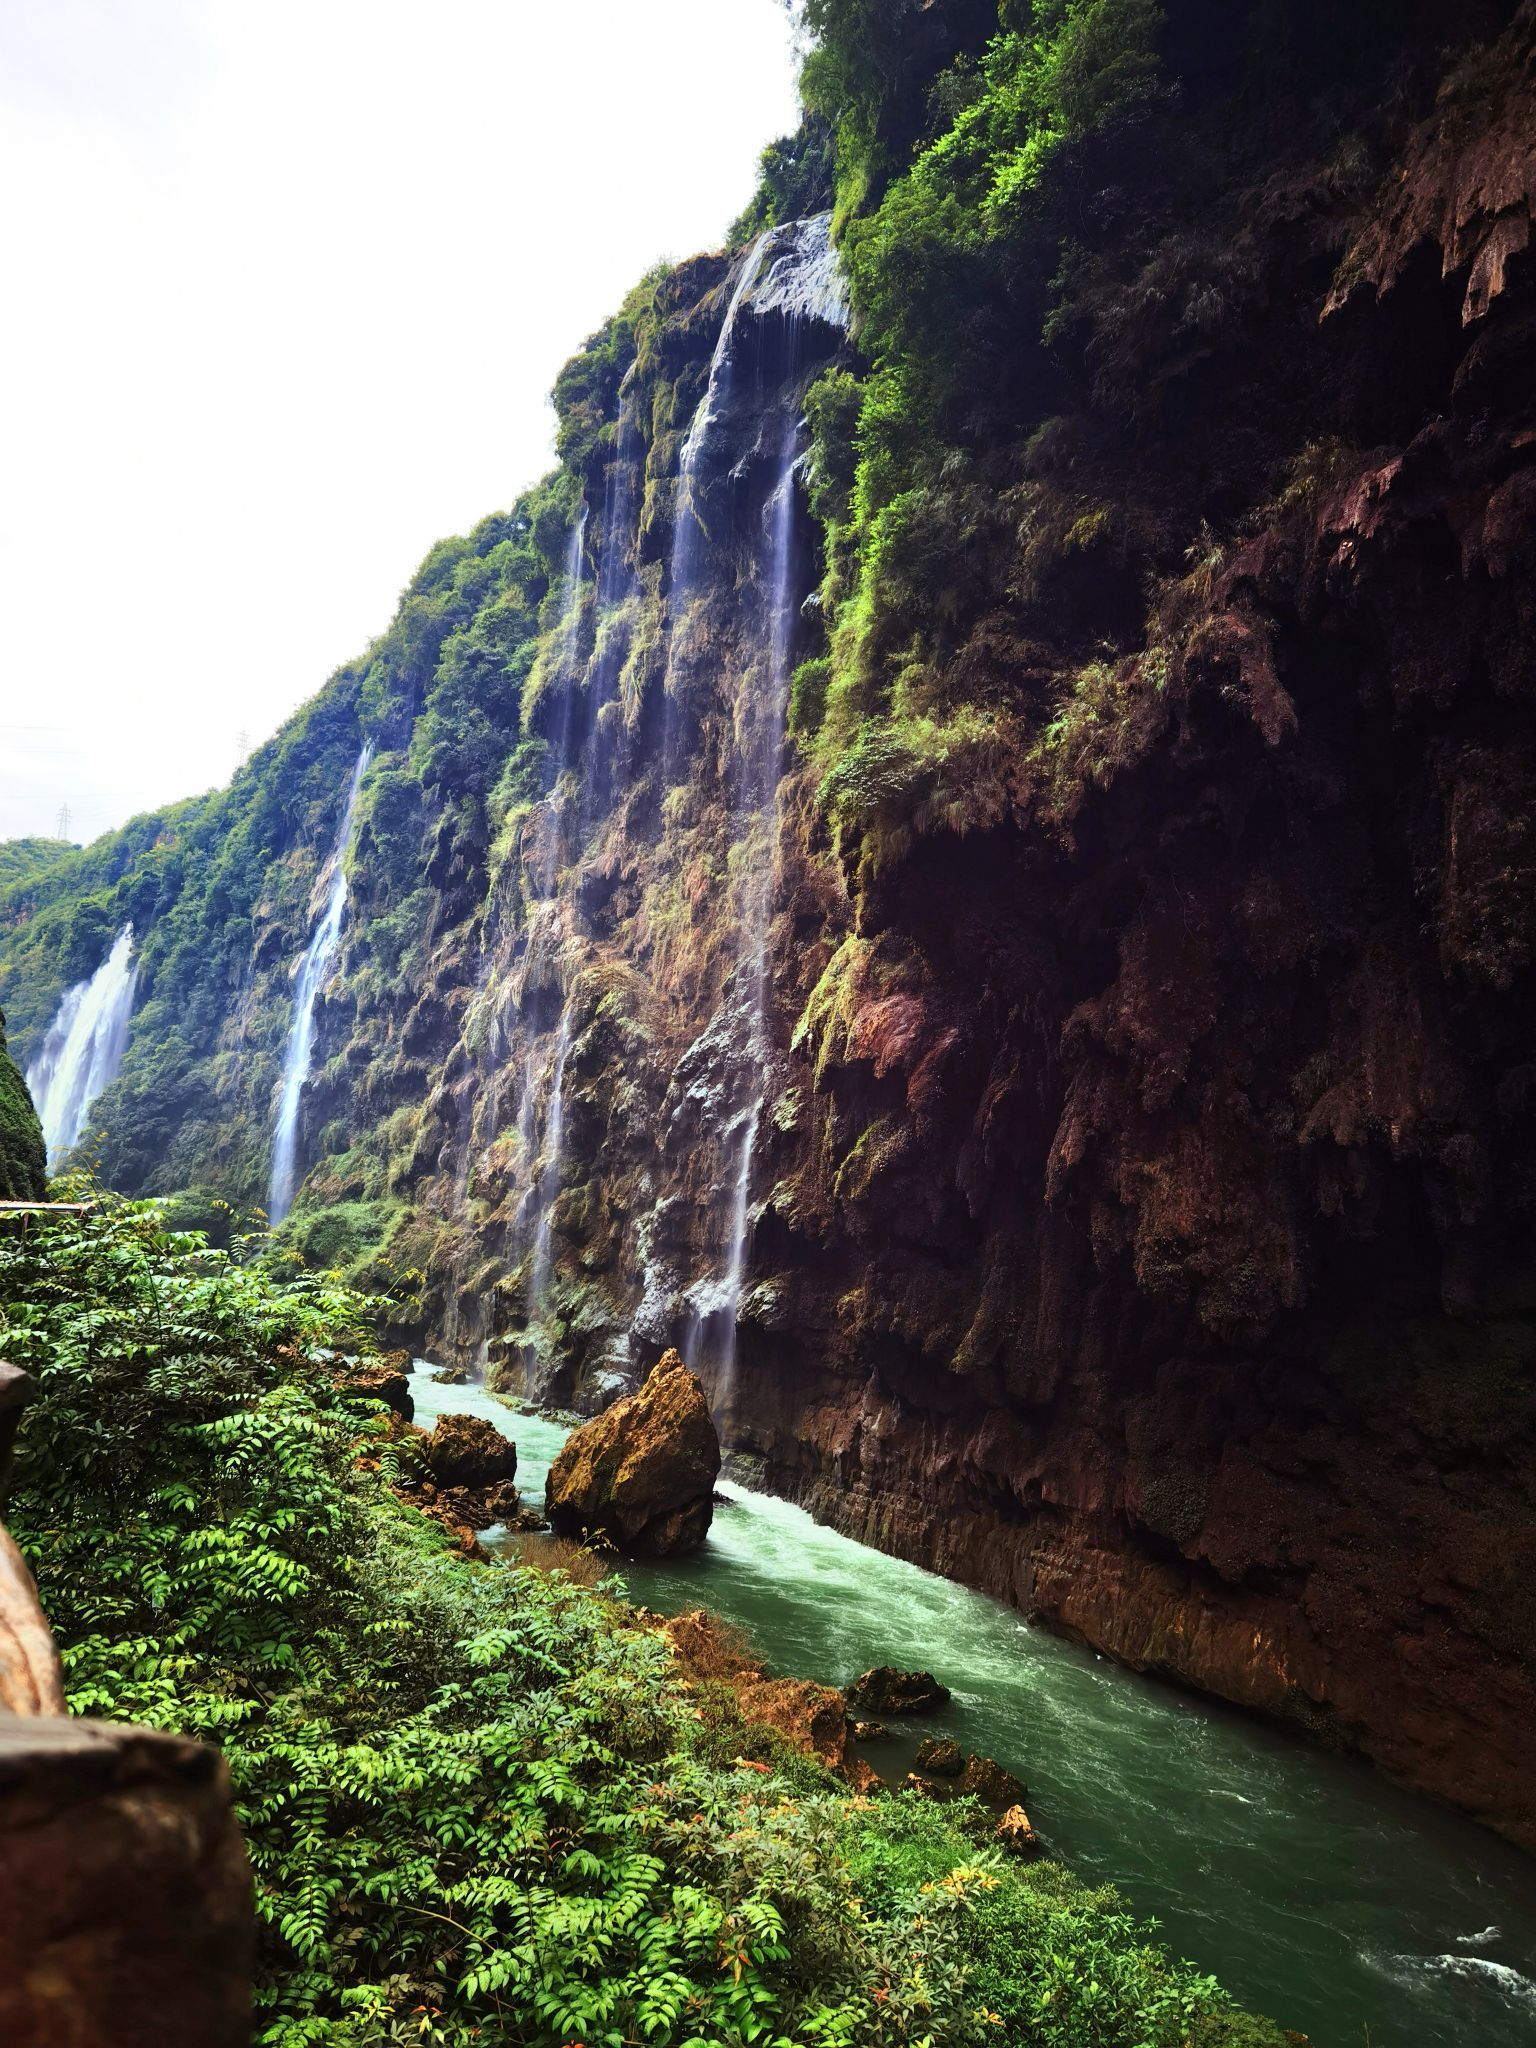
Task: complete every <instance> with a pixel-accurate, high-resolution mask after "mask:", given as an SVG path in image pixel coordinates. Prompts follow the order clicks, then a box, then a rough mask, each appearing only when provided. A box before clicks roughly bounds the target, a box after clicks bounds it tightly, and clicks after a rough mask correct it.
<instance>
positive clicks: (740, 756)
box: [715, 416, 803, 1409]
mask: <svg viewBox="0 0 1536 2048" xmlns="http://www.w3.org/2000/svg"><path fill="white" fill-rule="evenodd" d="M802 454H803V450H802V447H801V422H800V420H799V419H798V418H797V417H794V416H792V417H791V419H790V421H789V423H788V424H787V425H786V427H785V430H784V435H783V443H782V446H781V450H780V455H779V463H778V473H777V477H776V480H775V483H774V488H773V490H772V492H771V494H770V496H769V499H768V503H767V506H766V508H765V510H764V514H763V526H764V535H763V538H764V573H763V579H762V599H763V605H764V609H765V613H766V617H765V620H764V624H765V626H766V634H765V638H766V642H767V646H766V664H765V666H766V671H767V673H766V677H765V683H764V687H762V688H761V689H760V690H756V689H754V690H749V691H747V692H746V693H745V698H746V701H745V702H744V704H743V705H742V706H741V707H739V710H738V719H737V756H736V764H737V775H736V788H735V793H734V794H735V805H734V808H735V813H736V819H737V844H738V845H739V846H742V847H744V848H745V850H746V856H747V872H746V876H745V878H744V881H743V884H742V890H741V899H740V910H739V914H738V927H737V928H738V932H739V947H738V955H737V969H736V979H737V984H738V991H739V993H738V1003H739V1006H740V1015H741V1019H742V1033H741V1038H742V1049H743V1052H744V1055H745V1060H746V1066H747V1071H748V1072H749V1073H751V1074H752V1075H753V1076H754V1077H755V1079H756V1081H757V1083H758V1084H759V1085H758V1088H757V1092H756V1094H755V1096H754V1097H753V1099H752V1100H751V1101H750V1102H749V1103H748V1104H747V1106H746V1108H745V1109H744V1110H743V1111H742V1112H741V1114H740V1115H739V1116H738V1118H737V1120H736V1124H735V1128H734V1129H733V1131H731V1132H730V1134H729V1136H730V1137H731V1139H732V1140H733V1142H734V1145H735V1152H736V1158H735V1168H734V1172H733V1174H732V1176H731V1208H730V1215H729V1220H728V1223H727V1231H726V1244H725V1268H724V1272H723V1274H722V1278H721V1283H720V1288H719V1294H718V1303H719V1312H720V1315H721V1319H722V1323H723V1329H722V1332H721V1338H720V1354H719V1363H718V1377H717V1380H716V1385H715V1406H716V1407H717V1409H718V1408H723V1407H724V1406H725V1404H726V1402H727V1401H728V1399H729V1396H730V1392H731V1387H732V1383H733V1381H734V1378H735V1372H736V1325H737V1319H738V1315H739V1312H740V1308H741V1290H742V1282H743V1280H744V1279H745V1277H746V1269H747V1254H748V1252H749V1251H750V1249H751V1243H752V1231H751V1195H752V1162H753V1156H754V1154H755V1152H756V1149H757V1133H758V1127H759V1125H760V1123H761V1121H762V1114H763V1109H764V1107H765V1105H766V1102H767V1081H768V1075H769V1073H770V1071H771V1068H770V1048H769V1045H768V1030H767V1026H768V928H769V924H770V922H771V920H772V913H773V875H774V853H775V846H776V842H777V839H778V820H779V769H780V764H781V761H782V758H783V751H784V728H785V718H786V714H787V712H788V708H789V677H790V655H791V650H792V644H793V632H794V617H795V590H796V579H795V549H794V541H795V473H796V470H797V468H798V467H799V464H800V461H801V457H802Z"/></svg>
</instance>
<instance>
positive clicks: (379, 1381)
mask: <svg viewBox="0 0 1536 2048" xmlns="http://www.w3.org/2000/svg"><path fill="white" fill-rule="evenodd" d="M336 1384H337V1387H338V1388H339V1390H340V1391H341V1392H342V1393H343V1394H347V1395H350V1396H351V1397H352V1398H353V1399H354V1400H368V1401H382V1402H383V1403H384V1406H385V1407H386V1408H388V1409H390V1410H392V1411H393V1413H394V1414H396V1415H398V1416H399V1417H400V1419H401V1421H402V1422H409V1421H411V1419H412V1418H413V1417H414V1415H415V1413H416V1403H415V1401H414V1400H413V1399H412V1397H411V1382H410V1376H409V1374H407V1373H403V1372H400V1371H397V1369H396V1368H395V1367H394V1366H393V1365H391V1364H390V1363H389V1361H388V1360H387V1359H386V1360H384V1361H383V1362H382V1363H378V1364H373V1365H363V1364H358V1365H355V1366H349V1367H347V1369H346V1370H345V1371H344V1372H343V1373H342V1374H341V1376H340V1378H339V1379H338V1380H337V1382H336Z"/></svg>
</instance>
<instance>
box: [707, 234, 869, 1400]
mask: <svg viewBox="0 0 1536 2048" xmlns="http://www.w3.org/2000/svg"><path fill="white" fill-rule="evenodd" d="M749 317H750V319H751V321H752V322H753V337H754V339H755V343H756V357H755V361H756V369H757V376H756V379H755V382H754V385H753V390H752V400H751V402H752V404H753V406H754V408H755V416H753V417H750V418H749V419H746V420H744V421H743V422H742V431H741V432H740V433H739V434H738V436H737V439H738V440H740V441H741V443H742V444H743V450H744V452H743V453H742V454H741V455H740V456H739V457H738V459H737V461H736V463H735V465H734V466H733V467H732V468H731V469H730V471H729V476H728V483H729V485H730V487H731V489H732V490H733V491H734V490H735V489H736V488H737V486H738V485H740V486H741V487H742V488H746V487H747V481H746V480H747V479H748V478H749V477H750V476H751V475H753V474H756V473H757V472H759V471H760V469H761V467H762V466H763V457H764V455H765V453H766V454H767V455H768V457H769V466H768V488H767V491H766V494H765V498H764V501H763V503H764V510H763V517H762V534H761V539H760V541H759V542H758V544H757V546H756V549H755V551H754V552H755V558H756V563H757V573H756V576H755V579H754V580H755V583H756V592H757V595H756V605H755V619H754V624H755V630H756V632H757V634H758V636H759V641H760V646H761V654H760V658H759V659H758V661H757V662H756V663H755V664H753V665H752V666H751V668H750V669H749V672H748V674H747V677H746V679H745V684H744V687H743V688H741V689H740V691H739V692H738V696H737V701H736V703H735V705H734V707H733V722H734V735H733V745H732V763H731V789H730V796H731V838H732V843H733V852H732V858H731V865H732V869H733V871H734V872H735V875H736V903H735V912H736V917H735V922H736V929H737V934H738V945H737V957H736V965H735V968H734V970H733V972H732V975H731V979H730V982H729V984H728V986H727V990H726V996H725V1002H726V1005H727V1006H728V1009H729V1011H730V1013H731V1014H730V1015H729V1016H728V1017H725V1018H723V1019H717V1020H716V1024H715V1025H714V1026H712V1027H711V1032H710V1033H708V1034H706V1037H709V1036H715V1037H717V1038H718V1039H719V1040H720V1041H721V1042H726V1041H728V1042H729V1046H730V1049H731V1051H730V1058H731V1060H732V1062H733V1064H734V1066H735V1068H736V1074H737V1078H736V1079H735V1080H734V1081H731V1082H728V1083H726V1084H724V1085H721V1086H719V1087H717V1088H716V1089H715V1090H714V1101H715V1104H716V1109H715V1118H716V1130H715V1142H716V1148H717V1153H718V1156H719V1157H720V1158H721V1159H722V1160H723V1162H724V1164H725V1171H724V1173H723V1175H722V1187H723V1188H728V1190H729V1197H730V1200H729V1208H728V1210H727V1214H726V1219H725V1230H724V1237H723V1243H722V1246H721V1263H720V1266H719V1268H718V1269H717V1273H716V1275H715V1277H713V1278H706V1279H704V1280H702V1281H699V1282H696V1283H695V1284H694V1286H693V1287H692V1288H691V1289H690V1290H689V1292H688V1297H687V1299H688V1311H689V1313H688V1322H689V1332H688V1337H687V1340H686V1349H687V1352H688V1354H689V1356H690V1359H691V1360H692V1361H693V1362H698V1363H702V1362H704V1360H703V1359H702V1358H701V1356H700V1354H701V1353H702V1352H703V1351H704V1350H705V1348H706V1344H707V1350H708V1354H709V1357H708V1362H709V1364H710V1365H711V1366H712V1368H713V1377H714V1407H715V1410H716V1412H717V1414H719V1413H722V1412H723V1411H724V1410H725V1409H726V1407H727V1406H728V1405H729V1401H730V1396H731V1392H732V1388H733V1384H734V1377H735V1368H736V1332H737V1323H738V1319H739V1312H740V1306H741V1298H742V1289H743V1285H744V1282H745V1278H746V1269H747V1261H748V1256H749V1253H750V1249H751V1216H752V1170H753V1163H754V1158H755V1155H756V1149H757V1138H758V1131H759V1127H760V1123H761V1118H762V1112H763V1108H764V1105H765V1103H766V1100H767V1092H768V1085H769V1079H768V1077H769V1075H770V1073H771V1070H772V1058H771V1048H770V1047H769V1044H768V1033H767V1015H768V936H769V927H770V923H771V919H772V910H773V887H774V866H775V856H776V841H777V836H778V835H777V830H776V826H777V819H778V785H779V776H780V769H781V766H782V760H783V750H784V732H785V720H786V714H787V710H788V700H789V681H790V672H791V668H792V651H793V631H794V620H795V617H796V611H797V602H796V600H797V590H798V581H797V565H796V560H795V545H794V544H795V533H796V524H795V509H796V508H795V477H796V471H797V468H798V467H799V465H800V462H801V460H802V459H803V452H804V422H803V419H802V417H801V408H802V403H803V398H804V387H805V382H806V378H807V375H808V366H809V365H810V364H811V362H812V358H813V355H814V349H813V342H812V338H813V336H814V335H815V333H816V332H817V331H818V330H819V331H821V332H822V333H823V334H825V333H827V332H829V331H830V332H832V333H837V332H840V331H841V330H842V329H843V328H844V327H845V326H846V324H847V318H848V303H847V297H846V293H845V290H844V286H843V280H842V274H841V270H840V268H839V264H838V259H837V253H836V251H835V250H834V248H833V246H832V240H831V218H830V216H829V215H825V214H821V215H817V216H815V217H814V218H812V219H810V220H804V221H794V222H790V223H788V224H787V225H785V226H783V227H778V228H773V229H770V230H769V231H768V232H767V233H766V234H764V235H762V236H760V237H759V239H758V240H757V242H756V243H754V245H753V247H752V249H751V251H750V252H749V254H748V255H747V257H746V259H745V261H744V262H743V264H742V268H741V271H740V273H739V275H738V277H737V280H736V285H735V289H734V290H733V292H732V295H731V301H730V306H729V308H728V311H727V313H726V318H725V323H724V325H723V327H722V328H721V331H720V337H719V340H718V341H717V343H716V346H715V353H714V358H713V361H712V363H711V366H710V374H709V381H708V384H707V387H706V389H705V393H704V397H703V399H702V401H701V402H700V405H699V408H698V411H697V412H696V414H695V415H694V419H693V423H692V425H691V426H690V428H689V432H688V437H687V440H686V442H685V443H684V447H683V454H682V468H681V472H680V477H679V487H678V514H677V527H676V532H675V536H674V542H673V565H672V588H671V605H672V625H673V632H674V636H675V635H676V632H677V628H678V623H679V620H680V618H681V617H682V611H683V607H684V605H686V603H687V602H688V600H689V597H690V595H691V585H692V582H693V579H694V576H695V574H696V562H695V553H694V551H695V550H696V549H697V547H698V544H699V539H700V537H701V535H702V531H703V529H702V524H701V521H700V517H699V498H700V494H701V493H702V492H703V491H704V490H705V489H706V488H707V479H708V477H709V475H710V472H711V470H712V469H713V468H716V467H718V466H719V458H718V455H717V451H716V449H715V446H714V443H715V441H716V439H717V438H718V437H720V436H722V435H723V433H724V432H725V429H726V426H727V423H728V422H729V421H730V419H731V416H732V414H733V412H735V411H738V410H742V409H743V408H742V406H741V404H740V394H739V393H738V392H737V390H736V385H737V382H738V377H739V371H738V358H739V357H743V356H745V354H746V352H747V348H746V342H745V339H744V323H745V322H746V321H747V320H748V318H749ZM765 444H766V447H765ZM716 523H717V524H719V525H720V526H721V528H722V530H724V529H725V528H727V527H728V526H729V524H730V521H729V518H728V517H725V518H722V519H721V520H720V521H718V522H716ZM670 660H671V657H670V654H669V670H670ZM672 681H673V677H672V675H671V673H669V696H670V695H671V691H672ZM743 1078H744V1080H745V1085H746V1088H747V1090H748V1094H747V1099H746V1100H745V1101H743V1100H742V1080H743Z"/></svg>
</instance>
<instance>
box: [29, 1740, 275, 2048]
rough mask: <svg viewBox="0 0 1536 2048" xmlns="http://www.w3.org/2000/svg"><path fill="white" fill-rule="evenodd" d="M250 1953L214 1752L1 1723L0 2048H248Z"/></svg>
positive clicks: (230, 1821)
mask: <svg viewBox="0 0 1536 2048" xmlns="http://www.w3.org/2000/svg"><path fill="white" fill-rule="evenodd" d="M254 1946H255V1920H254V1915H253V1913H252V1908H251V1878H250V1871H249V1868H248V1866H247V1864H246V1857H245V1845H244V1843H243V1842H242V1840H241V1838H240V1831H239V1829H238V1828H237V1827H236V1825H235V1821H234V1816H233V1813H232V1811H231V1807H230V1789H229V1775H228V1772H227V1771H226V1769H225V1767H224V1763H223V1760H222V1758H221V1757H220V1756H219V1755H218V1753H217V1751H215V1750H212V1749H208V1748H205V1747H204V1745H203V1744H202V1743H199V1742H188V1741H186V1740H185V1739H184V1738H182V1737H181V1736H176V1735H165V1734H160V1733H158V1732H156V1731H154V1730H152V1729H148V1728H118V1727H112V1726H110V1725H106V1724H103V1723H101V1722H93V1721H70V1720H65V1719H51V1718H50V1719H36V1720H33V1719H22V1718H17V1717H15V1716H12V1715H0V2041H3V2042H4V2043H5V2048H64V2044H65V2043H66V2042H67V2043H68V2044H69V2048H246V2044H247V2043H248V2042H249V2040H250V2030H251V2012H250V1973H251V1966H252V1961H253V1952H254Z"/></svg>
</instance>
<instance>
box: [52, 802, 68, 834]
mask: <svg viewBox="0 0 1536 2048" xmlns="http://www.w3.org/2000/svg"><path fill="white" fill-rule="evenodd" d="M55 836H56V837H58V838H60V839H67V838H68V837H69V805H68V804H60V805H59V829H58V832H57V834H56V835H55Z"/></svg>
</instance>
